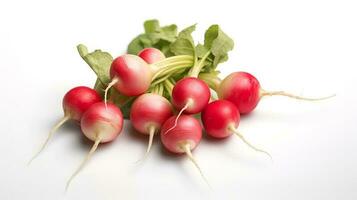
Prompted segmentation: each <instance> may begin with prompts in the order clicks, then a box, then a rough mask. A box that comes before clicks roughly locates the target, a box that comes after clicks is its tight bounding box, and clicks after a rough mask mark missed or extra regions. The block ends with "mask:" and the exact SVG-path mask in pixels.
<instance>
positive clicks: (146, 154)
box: [136, 126, 156, 163]
mask: <svg viewBox="0 0 357 200" xmlns="http://www.w3.org/2000/svg"><path fill="white" fill-rule="evenodd" d="M155 131H156V128H155V127H154V126H150V127H149V143H148V147H147V149H146V152H145V154H144V156H143V157H142V158H140V159H139V160H137V161H136V163H139V162H141V161H143V160H145V159H146V158H147V157H148V155H149V152H150V149H151V146H152V142H153V140H154V135H155Z"/></svg>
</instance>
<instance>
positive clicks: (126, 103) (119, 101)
mask: <svg viewBox="0 0 357 200" xmlns="http://www.w3.org/2000/svg"><path fill="white" fill-rule="evenodd" d="M135 99H136V97H128V96H124V95H122V94H119V93H118V92H117V91H116V90H115V89H114V88H113V89H111V91H110V101H111V102H113V103H114V104H115V105H116V106H118V107H119V108H120V110H121V111H122V113H123V116H124V118H125V119H129V117H130V109H131V105H132V104H133V102H134V100H135Z"/></svg>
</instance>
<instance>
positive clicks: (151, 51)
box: [138, 48, 166, 64]
mask: <svg viewBox="0 0 357 200" xmlns="http://www.w3.org/2000/svg"><path fill="white" fill-rule="evenodd" d="M138 56H139V57H140V58H142V59H143V60H145V61H146V62H147V63H149V64H153V63H156V62H159V61H161V60H164V59H165V58H166V57H165V55H164V54H163V53H162V52H161V51H160V50H159V49H156V48H145V49H143V50H141V51H140V52H139V53H138Z"/></svg>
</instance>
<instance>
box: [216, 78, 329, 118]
mask: <svg viewBox="0 0 357 200" xmlns="http://www.w3.org/2000/svg"><path fill="white" fill-rule="evenodd" d="M217 93H218V96H219V98H220V99H225V100H228V101H231V102H232V103H234V104H235V105H236V106H237V108H238V110H239V112H240V113H241V114H247V113H249V112H251V111H252V110H253V109H254V108H255V107H256V106H257V104H258V102H259V100H260V99H261V98H262V97H264V96H273V95H280V96H287V97H290V98H295V99H300V100H306V101H318V100H324V99H328V98H331V97H334V96H335V95H331V96H328V97H322V98H306V97H301V96H297V95H293V94H289V93H286V92H284V91H273V92H268V91H265V90H263V89H262V88H261V87H260V84H259V81H258V80H257V79H256V78H255V77H254V76H253V75H251V74H249V73H247V72H234V73H231V74H230V75H228V76H227V77H226V78H225V79H223V81H222V82H221V84H220V85H219V88H218V91H217Z"/></svg>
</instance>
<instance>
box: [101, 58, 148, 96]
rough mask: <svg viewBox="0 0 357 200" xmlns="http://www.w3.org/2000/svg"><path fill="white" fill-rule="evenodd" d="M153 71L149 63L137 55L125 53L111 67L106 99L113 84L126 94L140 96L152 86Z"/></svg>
mask: <svg viewBox="0 0 357 200" xmlns="http://www.w3.org/2000/svg"><path fill="white" fill-rule="evenodd" d="M152 76H153V72H152V70H151V68H150V66H149V64H148V63H146V62H145V61H144V60H143V59H142V58H140V57H139V56H136V55H131V54H124V55H121V56H119V57H117V58H116V59H114V60H113V62H112V65H111V67H110V77H111V79H112V80H111V82H110V83H109V84H108V86H107V88H106V89H105V95H104V101H105V102H106V100H107V93H108V90H109V89H110V88H111V87H112V86H113V87H114V88H115V89H116V90H118V91H119V92H120V93H121V94H124V95H126V96H138V95H140V94H143V93H145V91H146V90H147V89H148V88H149V87H150V83H151V78H152Z"/></svg>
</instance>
